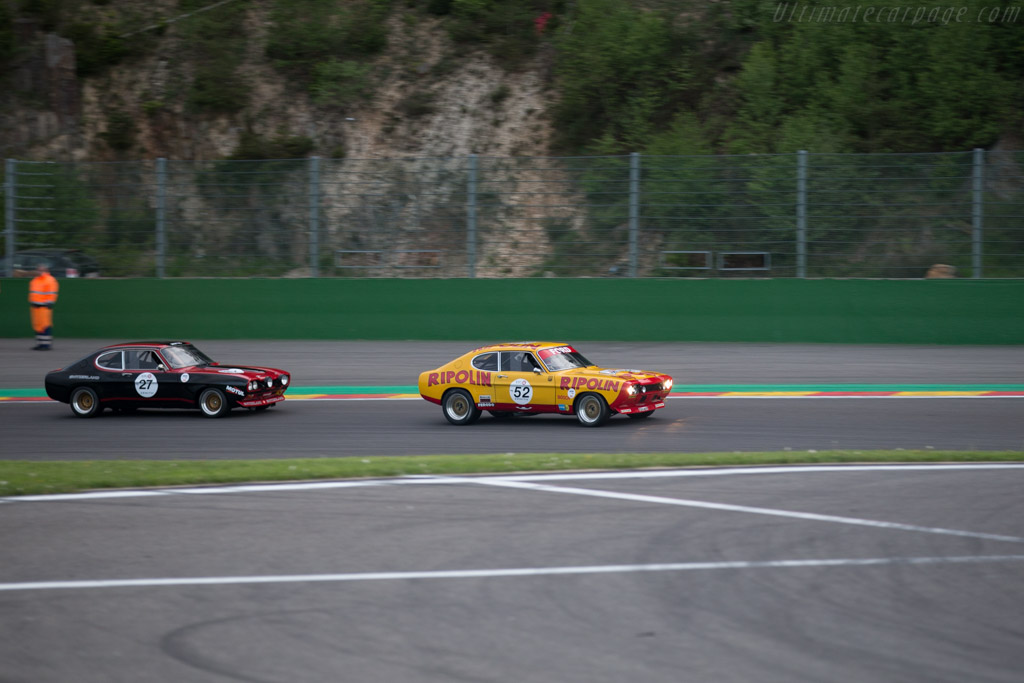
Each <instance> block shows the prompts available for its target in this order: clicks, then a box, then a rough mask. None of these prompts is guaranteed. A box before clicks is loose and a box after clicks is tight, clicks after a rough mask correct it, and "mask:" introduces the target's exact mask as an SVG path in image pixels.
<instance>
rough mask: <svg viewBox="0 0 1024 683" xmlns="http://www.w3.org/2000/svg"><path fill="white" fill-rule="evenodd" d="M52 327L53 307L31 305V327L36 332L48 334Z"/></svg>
mask: <svg viewBox="0 0 1024 683" xmlns="http://www.w3.org/2000/svg"><path fill="white" fill-rule="evenodd" d="M51 327H53V309H52V308H47V307H46V306H32V329H33V330H35V331H36V334H48V333H49V332H50V328H51Z"/></svg>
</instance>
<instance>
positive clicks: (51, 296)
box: [28, 262, 60, 351]
mask: <svg viewBox="0 0 1024 683" xmlns="http://www.w3.org/2000/svg"><path fill="white" fill-rule="evenodd" d="M36 272H37V273H38V274H37V275H36V276H35V277H34V278H32V281H31V282H30V283H29V285H28V305H29V307H30V309H31V312H32V329H33V330H35V333H36V345H35V346H33V347H32V348H33V349H34V350H36V351H49V350H50V347H51V346H53V305H54V304H56V303H57V290H58V289H60V287H59V286H58V285H57V278H55V277H53V276H52V275H50V267H49V265H48V264H46V263H45V262H41V263H40V264H39V265H38V266H37V267H36Z"/></svg>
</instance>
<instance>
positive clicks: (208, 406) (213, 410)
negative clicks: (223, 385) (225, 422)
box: [199, 387, 229, 417]
mask: <svg viewBox="0 0 1024 683" xmlns="http://www.w3.org/2000/svg"><path fill="white" fill-rule="evenodd" d="M199 409H200V410H201V411H203V415H205V416H206V417H223V416H224V415H227V413H228V410H229V408H228V400H227V398H225V396H224V392H223V391H221V390H220V389H214V388H213V387H210V388H208V389H203V393H201V394H199Z"/></svg>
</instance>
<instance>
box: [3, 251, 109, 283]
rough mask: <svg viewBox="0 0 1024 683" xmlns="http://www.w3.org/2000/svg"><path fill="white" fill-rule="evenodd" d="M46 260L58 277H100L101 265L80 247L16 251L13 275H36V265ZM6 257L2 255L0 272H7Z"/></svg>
mask: <svg viewBox="0 0 1024 683" xmlns="http://www.w3.org/2000/svg"><path fill="white" fill-rule="evenodd" d="M40 262H45V263H47V264H48V265H49V266H50V274H51V275H53V276H54V277H57V278H68V277H99V275H100V266H99V264H98V263H96V261H95V259H93V258H92V257H91V256H89V255H88V254H86V253H85V252H82V251H79V250H78V249H26V250H25V251H17V252H15V253H14V274H13V275H12V276H11V277H35V275H36V266H38V265H39V263H40ZM6 271H7V268H6V264H5V259H4V258H2V257H0V272H3V273H5V274H6Z"/></svg>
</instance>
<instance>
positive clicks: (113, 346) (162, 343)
mask: <svg viewBox="0 0 1024 683" xmlns="http://www.w3.org/2000/svg"><path fill="white" fill-rule="evenodd" d="M191 345H192V342H187V341H133V342H123V343H121V344H111V345H110V346H104V347H103V348H104V349H120V348H124V347H125V346H158V347H160V348H166V347H168V346H191Z"/></svg>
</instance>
